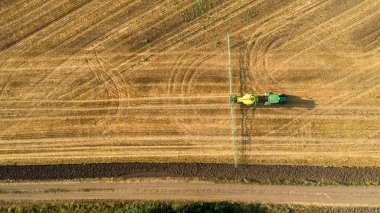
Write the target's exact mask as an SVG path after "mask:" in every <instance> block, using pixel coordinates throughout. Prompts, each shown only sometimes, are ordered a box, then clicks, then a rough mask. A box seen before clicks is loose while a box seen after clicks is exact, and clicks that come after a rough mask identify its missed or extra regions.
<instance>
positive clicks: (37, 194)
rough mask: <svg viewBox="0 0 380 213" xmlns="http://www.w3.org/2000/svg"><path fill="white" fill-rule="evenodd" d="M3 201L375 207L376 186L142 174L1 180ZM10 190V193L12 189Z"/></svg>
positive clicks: (377, 198)
mask: <svg viewBox="0 0 380 213" xmlns="http://www.w3.org/2000/svg"><path fill="white" fill-rule="evenodd" d="M0 188H1V189H2V193H1V194H0V200H1V201H2V202H3V203H4V202H5V203H6V202H12V203H13V204H15V203H20V202H22V203H23V204H25V202H36V201H39V202H41V201H57V200H59V201H65V200H70V201H72V200H91V199H96V200H136V199H144V200H204V201H221V200H222V201H226V200H228V201H243V202H270V203H287V204H313V205H338V206H351V207H352V206H363V205H365V206H367V207H369V206H370V207H379V205H380V204H379V203H380V188H379V187H343V186H340V187H337V186H312V187H305V186H266V185H239V184H212V183H202V182H184V181H167V180H166V181H160V180H151V181H147V180H142V181H139V182H120V181H117V182H103V181H102V182H99V181H81V182H79V181H69V182H41V183H27V182H25V183H0ZM13 192H15V193H13Z"/></svg>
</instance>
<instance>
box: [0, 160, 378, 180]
mask: <svg viewBox="0 0 380 213" xmlns="http://www.w3.org/2000/svg"><path fill="white" fill-rule="evenodd" d="M103 177H127V178H130V177H199V178H228V179H242V178H246V179H248V180H255V181H263V180H273V181H281V180H290V181H302V180H312V181H336V182H368V181H380V167H317V166H276V165H239V166H238V168H234V166H233V165H229V164H211V163H207V164H206V163H171V164H165V163H94V164H57V165H19V166H17V165H4V166H0V179H3V180H4V179H15V180H49V179H73V178H103Z"/></svg>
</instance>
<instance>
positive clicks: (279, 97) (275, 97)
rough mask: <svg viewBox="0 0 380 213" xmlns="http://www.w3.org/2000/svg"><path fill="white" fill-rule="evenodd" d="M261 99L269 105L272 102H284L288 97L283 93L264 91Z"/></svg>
mask: <svg viewBox="0 0 380 213" xmlns="http://www.w3.org/2000/svg"><path fill="white" fill-rule="evenodd" d="M263 99H264V100H263V101H264V105H265V106H270V105H272V104H284V103H286V102H287V101H288V97H286V96H285V95H284V94H282V93H278V94H276V93H271V92H267V93H265V94H264V96H263Z"/></svg>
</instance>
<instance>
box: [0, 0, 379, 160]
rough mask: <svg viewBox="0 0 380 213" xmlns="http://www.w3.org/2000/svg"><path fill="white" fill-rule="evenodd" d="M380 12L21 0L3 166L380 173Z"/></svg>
mask: <svg viewBox="0 0 380 213" xmlns="http://www.w3.org/2000/svg"><path fill="white" fill-rule="evenodd" d="M379 11H380V2H379V1H373V0H350V1H341V0H310V1H294V0H255V1H234V0H229V1H227V0H226V1H221V0H209V1H192V0H188V1H171V0H167V1H161V0H152V1H130V0H120V1H112V3H110V2H106V1H101V0H93V1H89V0H85V1H83V0H70V1H69V0H62V1H61V0H59V1H58V0H49V1H39V0H30V1H26V0H17V1H8V0H5V1H2V2H1V7H0V32H1V33H0V129H1V131H0V164H9V165H13V164H56V163H89V162H93V163H98V162H169V163H170V162H214V163H232V162H233V148H232V141H231V118H230V112H229V103H228V102H229V99H228V85H229V83H228V82H229V80H228V71H227V51H226V34H227V32H229V33H230V34H231V42H232V43H231V44H232V56H233V57H232V67H233V90H234V93H236V94H240V93H242V92H251V91H255V92H256V93H258V94H262V93H264V92H269V91H273V92H283V93H285V94H288V95H290V98H289V104H288V105H285V106H284V107H270V108H266V107H263V106H259V107H257V108H256V109H244V108H239V107H238V106H237V107H236V109H235V110H236V113H235V115H237V116H236V124H237V133H238V137H237V139H238V160H239V163H247V164H296V165H321V166H326V165H332V166H380V122H379V119H380V98H379V97H380V80H379V78H380V72H379V69H380V61H379V58H380V42H379V41H380V40H379V38H380V37H379V35H380V14H379Z"/></svg>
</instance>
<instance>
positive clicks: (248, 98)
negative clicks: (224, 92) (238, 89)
mask: <svg viewBox="0 0 380 213" xmlns="http://www.w3.org/2000/svg"><path fill="white" fill-rule="evenodd" d="M287 101H288V98H287V97H286V96H285V95H284V94H282V93H278V94H277V93H272V92H267V93H265V94H264V95H263V96H257V95H255V94H253V93H247V94H245V95H243V96H236V95H235V96H231V103H232V104H244V105H246V106H252V105H253V106H256V104H257V103H259V102H264V105H265V106H270V105H273V104H284V103H286V102H287Z"/></svg>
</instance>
